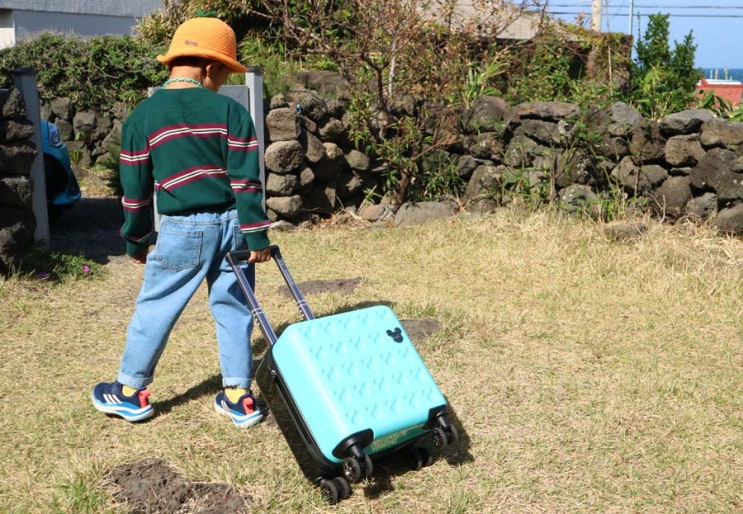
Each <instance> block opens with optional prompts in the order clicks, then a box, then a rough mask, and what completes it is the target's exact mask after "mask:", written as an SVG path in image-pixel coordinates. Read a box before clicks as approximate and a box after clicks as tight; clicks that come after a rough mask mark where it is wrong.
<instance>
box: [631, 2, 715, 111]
mask: <svg viewBox="0 0 743 514" xmlns="http://www.w3.org/2000/svg"><path fill="white" fill-rule="evenodd" d="M669 17H670V16H669V15H668V14H653V15H650V17H649V18H648V26H647V30H646V32H645V34H642V35H641V37H640V39H639V40H638V41H637V45H636V46H635V51H636V54H637V57H636V58H635V60H634V62H633V66H632V86H633V88H632V94H631V101H632V103H633V104H634V105H635V106H637V107H638V108H639V110H640V111H641V112H642V113H643V114H644V115H646V116H648V117H650V118H653V119H657V118H660V117H662V116H665V115H666V114H668V113H671V112H675V111H680V110H683V109H687V108H688V107H689V106H690V105H692V104H693V103H694V101H695V91H696V85H697V82H698V80H699V79H700V78H701V77H702V73H701V71H700V70H698V69H695V68H694V58H695V54H696V49H697V46H696V45H695V44H694V38H693V31H690V32H689V33H688V34H687V35H686V36H685V37H684V40H683V42H681V43H678V42H674V48H673V50H670V48H669V45H668V42H669V34H670V22H669Z"/></svg>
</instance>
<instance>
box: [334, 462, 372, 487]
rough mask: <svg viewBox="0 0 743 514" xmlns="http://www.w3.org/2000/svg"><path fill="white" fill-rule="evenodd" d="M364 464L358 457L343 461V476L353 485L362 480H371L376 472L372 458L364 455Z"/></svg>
mask: <svg viewBox="0 0 743 514" xmlns="http://www.w3.org/2000/svg"><path fill="white" fill-rule="evenodd" d="M363 459H364V460H363V462H362V461H361V460H360V458H358V457H347V458H345V459H343V463H342V467H343V476H344V477H346V480H348V481H349V482H351V483H352V484H354V483H356V482H358V481H360V480H361V479H362V478H369V477H370V476H371V474H372V472H373V471H374V465H373V464H372V460H371V457H369V456H368V455H364V457H363Z"/></svg>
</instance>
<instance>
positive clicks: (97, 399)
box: [90, 382, 155, 422]
mask: <svg viewBox="0 0 743 514" xmlns="http://www.w3.org/2000/svg"><path fill="white" fill-rule="evenodd" d="M149 397H150V392H149V391H148V390H147V388H142V389H138V390H137V391H136V392H135V393H134V394H133V395H131V396H125V395H124V393H123V392H122V391H121V384H120V383H119V382H101V383H100V384H98V385H96V386H95V387H94V388H93V394H92V395H91V397H90V398H91V399H92V400H93V406H94V407H95V408H96V409H98V410H99V411H101V412H105V413H106V414H113V415H114V416H119V417H122V418H124V419H125V420H127V421H131V422H134V421H143V420H145V419H149V418H151V417H152V416H153V415H154V414H155V410H154V409H153V408H152V405H150V400H149Z"/></svg>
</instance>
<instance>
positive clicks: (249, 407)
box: [242, 396, 255, 414]
mask: <svg viewBox="0 0 743 514" xmlns="http://www.w3.org/2000/svg"><path fill="white" fill-rule="evenodd" d="M242 404H243V409H245V414H250V413H251V412H254V411H255V400H253V397H252V396H246V397H245V398H243V401H242Z"/></svg>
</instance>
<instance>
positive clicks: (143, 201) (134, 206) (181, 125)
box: [119, 88, 270, 256]
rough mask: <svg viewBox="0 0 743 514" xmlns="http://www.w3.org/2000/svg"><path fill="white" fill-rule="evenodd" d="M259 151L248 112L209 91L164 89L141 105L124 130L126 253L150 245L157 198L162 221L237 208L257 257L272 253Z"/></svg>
mask: <svg viewBox="0 0 743 514" xmlns="http://www.w3.org/2000/svg"><path fill="white" fill-rule="evenodd" d="M258 152H259V146H258V139H257V137H256V133H255V126H254V125H253V120H252V118H251V117H250V114H249V113H248V111H247V110H246V109H245V108H244V107H243V106H242V105H240V104H239V103H238V102H236V101H235V100H233V99H232V98H229V97H227V96H224V95H220V94H218V93H214V92H213V91H210V90H208V89H204V88H185V89H161V90H158V91H157V92H156V93H155V94H154V95H152V96H151V97H149V98H148V99H146V100H144V101H143V102H142V103H140V104H139V105H138V106H137V107H136V108H135V109H134V110H133V111H132V113H131V114H130V115H129V117H128V118H127V119H126V121H125V122H124V125H123V127H122V129H121V154H120V159H119V175H120V179H121V185H122V187H123V190H124V196H123V198H122V200H121V203H122V206H123V208H124V224H123V225H122V227H121V235H122V237H123V238H124V240H125V241H126V243H127V254H128V255H130V256H134V255H136V254H137V253H139V252H141V251H143V250H144V249H145V248H146V247H147V245H148V244H149V237H150V235H151V233H152V231H153V218H152V197H153V194H154V195H156V196H157V210H158V212H159V213H160V214H166V215H184V214H189V213H194V212H211V211H217V212H220V211H225V210H228V209H230V208H233V207H237V213H238V218H239V221H240V230H241V231H242V233H243V234H244V236H245V238H246V239H247V242H248V247H249V248H250V249H251V250H260V249H262V248H265V247H266V246H268V244H269V241H268V235H267V231H268V227H269V225H270V221H269V220H268V217H267V216H266V213H265V210H264V209H263V184H262V183H261V180H260V166H259V154H258Z"/></svg>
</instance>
